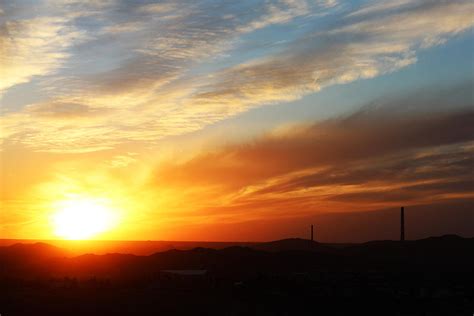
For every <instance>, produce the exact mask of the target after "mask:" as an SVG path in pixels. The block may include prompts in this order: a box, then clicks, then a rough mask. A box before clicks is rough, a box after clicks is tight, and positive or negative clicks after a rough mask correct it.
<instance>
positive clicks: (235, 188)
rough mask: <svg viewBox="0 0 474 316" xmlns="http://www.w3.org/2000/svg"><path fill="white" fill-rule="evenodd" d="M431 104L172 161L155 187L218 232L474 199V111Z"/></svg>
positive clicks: (401, 104) (406, 104) (393, 108)
mask: <svg viewBox="0 0 474 316" xmlns="http://www.w3.org/2000/svg"><path fill="white" fill-rule="evenodd" d="M435 98H436V96H433V99H435ZM444 101H445V100H444ZM444 101H442V102H444ZM431 102H432V100H430V99H428V100H426V99H425V100H421V99H419V98H418V97H417V96H416V95H413V96H412V97H411V98H406V99H403V100H402V99H399V100H392V101H391V102H389V103H388V105H383V106H380V107H373V106H372V107H370V108H363V109H362V110H361V111H359V112H357V113H354V114H353V115H350V116H347V117H342V118H340V119H332V120H328V121H325V122H318V123H315V124H310V125H307V124H303V125H299V126H292V127H290V128H285V129H280V130H278V131H277V132H275V133H270V134H268V135H266V136H264V137H262V138H259V139H256V140H254V141H251V142H248V143H242V144H238V145H228V146H223V147H220V148H215V149H214V150H209V151H206V152H204V153H201V154H199V155H196V156H194V157H192V158H191V159H186V160H185V161H180V160H179V159H175V160H173V161H167V162H163V163H161V164H160V165H159V166H158V167H157V170H156V172H155V173H154V175H153V179H152V180H151V182H150V184H149V186H150V188H151V190H155V192H160V191H161V190H166V191H167V192H174V193H173V194H174V195H175V196H176V195H177V197H176V198H177V200H178V201H194V202H193V203H192V210H190V207H189V206H186V205H185V204H183V205H179V206H178V205H177V206H176V207H175V210H176V214H180V216H182V217H183V219H182V220H183V221H185V220H189V221H194V220H198V221H200V220H201V221H206V220H207V221H212V222H218V223H230V222H241V221H243V220H245V221H252V220H263V219H264V218H267V217H268V218H272V219H276V218H298V217H305V216H309V215H310V214H320V213H326V212H341V211H349V210H350V211H363V210H366V211H367V210H375V209H384V208H389V207H396V206H399V205H410V206H414V205H431V204H436V203H451V202H453V201H458V200H471V199H473V198H474V182H473V181H472V179H473V178H474V173H473V171H472V169H473V168H472V165H473V164H474V160H473V159H472V157H473V154H474V127H473V126H474V112H473V111H472V106H469V107H461V108H458V109H457V110H453V111H448V112H446V111H440V110H433V109H431V111H426V109H427V106H428V107H429V106H430V105H431V104H432V103H431ZM413 104H416V105H417V106H413ZM410 107H412V109H411V110H410ZM413 108H414V109H415V110H413ZM417 108H424V109H425V111H419V110H418V109H417ZM401 109H404V110H401ZM434 109H436V106H435V107H434ZM170 194H171V193H170ZM186 210H187V211H186ZM176 214H175V215H176ZM244 214H245V215H244Z"/></svg>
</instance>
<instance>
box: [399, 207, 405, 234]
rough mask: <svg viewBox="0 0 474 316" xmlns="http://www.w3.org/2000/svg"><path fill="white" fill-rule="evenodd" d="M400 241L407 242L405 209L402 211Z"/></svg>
mask: <svg viewBox="0 0 474 316" xmlns="http://www.w3.org/2000/svg"><path fill="white" fill-rule="evenodd" d="M400 241H405V208H404V207H403V206H402V208H401V209H400Z"/></svg>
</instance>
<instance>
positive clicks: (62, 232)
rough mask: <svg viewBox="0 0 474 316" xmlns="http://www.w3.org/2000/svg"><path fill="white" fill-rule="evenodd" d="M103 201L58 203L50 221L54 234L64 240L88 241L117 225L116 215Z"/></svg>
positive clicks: (74, 200)
mask: <svg viewBox="0 0 474 316" xmlns="http://www.w3.org/2000/svg"><path fill="white" fill-rule="evenodd" d="M108 204H110V203H108V201H107V200H103V199H92V198H79V199H73V200H65V201H60V202H58V203H57V205H56V209H57V211H56V212H55V213H54V215H53V218H52V221H53V226H54V230H55V234H56V235H57V236H59V237H61V238H64V239H72V240H78V239H90V238H92V237H94V236H95V235H97V234H99V233H102V232H105V231H107V230H110V229H111V228H113V227H114V226H115V225H116V224H117V214H116V213H115V212H114V211H113V210H112V209H111V208H110V207H109V206H108Z"/></svg>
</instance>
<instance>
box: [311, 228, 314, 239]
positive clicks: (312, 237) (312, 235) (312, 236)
mask: <svg viewBox="0 0 474 316" xmlns="http://www.w3.org/2000/svg"><path fill="white" fill-rule="evenodd" d="M311 241H314V234H313V225H311Z"/></svg>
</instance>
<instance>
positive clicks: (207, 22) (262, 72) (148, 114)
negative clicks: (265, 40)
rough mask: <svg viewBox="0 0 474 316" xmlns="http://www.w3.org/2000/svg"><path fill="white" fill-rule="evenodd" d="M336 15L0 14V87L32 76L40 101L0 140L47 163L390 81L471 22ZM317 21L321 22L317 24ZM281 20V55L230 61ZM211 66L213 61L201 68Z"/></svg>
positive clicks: (434, 14)
mask: <svg viewBox="0 0 474 316" xmlns="http://www.w3.org/2000/svg"><path fill="white" fill-rule="evenodd" d="M51 7H59V8H60V9H56V10H49V9H50V8H51ZM2 8H3V7H2ZM45 8H46V9H45ZM178 8H179V9H178ZM345 8H346V6H343V5H341V6H338V2H336V1H317V2H309V1H303V0H301V1H296V0H295V1H288V0H287V1H273V2H268V1H261V2H254V1H251V2H239V3H234V2H225V3H222V2H214V1H200V2H195V1H183V2H174V1H173V2H160V3H151V4H145V5H136V4H135V3H133V2H119V1H108V2H97V3H95V2H87V3H82V2H76V1H72V2H68V3H66V4H63V5H62V6H59V5H56V6H52V5H50V4H49V3H48V2H44V3H43V6H42V5H41V4H40V5H38V9H37V10H36V11H26V10H24V11H23V12H29V13H28V14H26V13H21V14H13V15H8V16H9V18H7V19H6V20H5V22H3V25H2V32H1V33H0V41H1V44H2V51H1V52H0V54H1V59H0V60H1V65H2V74H1V76H2V81H1V86H0V90H3V92H4V93H5V92H8V89H9V88H11V87H13V86H15V85H18V84H20V83H25V82H29V81H31V80H32V78H33V77H35V78H39V79H38V81H39V83H38V86H39V87H40V88H41V89H43V90H44V91H45V94H46V95H47V97H46V98H45V99H44V100H41V101H40V102H35V103H34V104H25V107H24V108H23V109H21V110H19V111H17V112H13V113H12V112H9V113H5V114H3V115H2V117H1V118H0V124H1V125H2V135H1V137H2V139H3V140H4V141H8V142H17V143H22V144H23V145H25V146H28V147H30V148H32V149H34V150H40V151H54V152H61V151H73V152H81V151H83V152H87V151H93V150H102V149H104V148H112V147H114V146H116V145H118V144H120V143H123V142H128V141H142V142H153V141H156V140H157V139H161V138H163V137H166V136H170V135H179V134H183V133H188V132H192V131H196V130H199V129H201V128H203V127H205V126H207V125H209V124H212V123H214V122H217V121H219V120H223V119H226V118H228V117H230V116H232V115H235V114H237V113H240V112H243V111H247V110H248V109H250V108H252V107H257V106H262V105H265V104H269V103H278V102H285V101H290V100H295V99H298V98H300V97H302V96H304V95H307V94H310V93H314V92H317V91H319V90H320V89H322V88H324V87H327V86H330V85H334V84H344V83H348V82H352V81H354V80H358V79H366V78H373V77H376V76H379V75H382V74H386V73H389V72H393V71H396V70H398V69H400V68H403V67H406V66H408V65H410V64H413V63H415V62H416V59H417V53H418V52H419V51H420V50H423V49H427V48H429V47H431V46H434V45H438V44H441V43H444V42H445V41H446V40H448V39H449V38H451V37H453V36H455V35H457V34H459V33H461V32H463V31H466V30H468V29H469V28H470V27H471V26H472V24H473V23H474V22H473V21H472V14H471V13H472V11H473V4H472V2H471V1H463V0H459V1H450V2H446V1H429V2H419V1H397V2H396V3H395V2H383V3H380V2H374V3H368V4H364V5H363V6H362V7H360V8H358V9H356V10H355V11H349V12H348V11H347V10H346V9H345ZM7 9H8V7H5V9H2V10H3V11H5V12H6V11H7ZM345 10H346V11H345ZM33 12H37V13H33ZM327 15H331V21H332V22H331V23H326V24H322V25H321V24H320V23H319V22H320V21H321V20H320V19H321V17H322V16H327ZM294 21H298V23H299V22H302V23H303V22H304V23H303V24H304V25H305V31H304V32H300V33H299V35H298V36H297V37H296V38H294V37H291V38H288V39H285V41H284V42H283V43H284V44H280V45H279V47H282V48H281V49H277V50H269V51H268V52H267V53H266V54H264V56H263V57H258V58H256V57H252V55H248V56H247V57H245V58H243V60H242V58H241V57H240V54H241V50H240V48H239V43H240V41H242V40H244V38H245V36H248V35H250V34H253V33H256V32H259V31H262V30H264V29H266V28H269V27H271V26H275V25H278V26H280V27H289V25H291V23H293V22H294ZM313 25H314V26H313ZM280 40H281V39H278V41H280ZM285 45H286V46H285ZM219 61H226V62H225V63H223V64H222V65H223V66H222V67H216V66H214V65H213V64H214V63H215V62H219ZM26 105H27V106H26ZM84 117H88V119H87V120H85V119H84Z"/></svg>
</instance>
